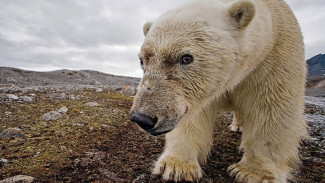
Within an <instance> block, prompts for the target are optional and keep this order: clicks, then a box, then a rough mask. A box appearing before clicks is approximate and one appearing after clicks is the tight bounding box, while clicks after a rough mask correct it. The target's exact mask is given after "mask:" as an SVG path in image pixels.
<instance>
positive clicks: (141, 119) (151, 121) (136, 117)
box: [131, 112, 158, 131]
mask: <svg viewBox="0 0 325 183" xmlns="http://www.w3.org/2000/svg"><path fill="white" fill-rule="evenodd" d="M131 121H132V122H136V123H137V124H138V125H139V126H140V127H141V128H142V129H144V130H145V131H149V130H151V129H152V128H154V126H155V125H156V123H157V121H158V118H157V117H155V118H151V117H149V116H147V115H145V114H142V113H135V112H132V113H131Z"/></svg>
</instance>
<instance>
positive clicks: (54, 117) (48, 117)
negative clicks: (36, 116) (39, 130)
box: [42, 111, 62, 121]
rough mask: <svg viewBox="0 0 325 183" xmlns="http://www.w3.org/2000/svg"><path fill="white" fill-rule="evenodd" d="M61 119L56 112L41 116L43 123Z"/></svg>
mask: <svg viewBox="0 0 325 183" xmlns="http://www.w3.org/2000/svg"><path fill="white" fill-rule="evenodd" d="M60 118H62V115H61V114H60V113H59V112H57V111H50V112H48V113H46V114H44V115H43V116H42V119H44V120H45V121H52V120H58V119H60Z"/></svg>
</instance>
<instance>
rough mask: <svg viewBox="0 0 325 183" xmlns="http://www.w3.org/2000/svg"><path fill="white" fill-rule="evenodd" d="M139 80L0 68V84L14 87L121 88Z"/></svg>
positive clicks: (88, 72)
mask: <svg viewBox="0 0 325 183" xmlns="http://www.w3.org/2000/svg"><path fill="white" fill-rule="evenodd" d="M139 82H140V79H139V78H132V77H125V76H116V75H111V74H105V73H102V72H98V71H90V70H81V71H73V70H66V69H64V70H56V71H50V72H34V71H26V70H22V69H17V68H10V67H0V84H14V85H16V86H23V87H26V86H51V85H58V86H62V85H99V86H109V87H122V86H125V85H130V86H133V87H135V86H137V85H138V83H139Z"/></svg>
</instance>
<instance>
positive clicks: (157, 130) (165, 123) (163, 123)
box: [146, 117, 179, 136]
mask: <svg viewBox="0 0 325 183" xmlns="http://www.w3.org/2000/svg"><path fill="white" fill-rule="evenodd" d="M178 121H179V118H178V117H175V118H172V119H168V118H165V119H162V120H159V121H158V122H157V124H156V125H155V126H154V127H153V128H152V129H149V130H146V131H147V132H148V133H150V134H151V135H153V136H158V135H163V134H166V133H168V132H170V131H172V130H173V129H174V128H175V126H176V124H177V123H178Z"/></svg>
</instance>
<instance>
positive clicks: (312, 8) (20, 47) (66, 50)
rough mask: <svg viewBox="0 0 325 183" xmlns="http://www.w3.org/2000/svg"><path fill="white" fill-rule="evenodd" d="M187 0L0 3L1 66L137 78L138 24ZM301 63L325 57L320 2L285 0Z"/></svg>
mask: <svg viewBox="0 0 325 183" xmlns="http://www.w3.org/2000/svg"><path fill="white" fill-rule="evenodd" d="M186 1H187V0H154V1H153V0H137V1H134V0H0V66H5V67H16V68H21V69H26V70H34V71H52V70H58V69H71V70H97V71H101V72H105V73H110V74H116V75H124V76H134V77H142V70H141V68H140V66H139V60H138V56H137V55H138V52H139V51H140V47H141V44H142V41H143V39H144V35H143V32H142V26H143V25H144V23H145V22H147V21H154V20H155V19H156V18H158V17H159V15H161V14H162V13H164V12H165V11H167V10H168V9H171V8H174V7H177V6H179V5H181V4H183V3H184V2H186ZM286 2H287V3H288V4H289V5H290V6H291V7H292V9H293V11H294V13H295V15H296V16H297V18H298V21H299V23H300V26H301V28H302V32H303V35H304V41H305V48H306V59H309V58H311V57H312V56H314V55H317V54H320V53H324V51H325V50H324V49H325V36H324V30H325V23H324V21H325V1H324V0H286Z"/></svg>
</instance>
